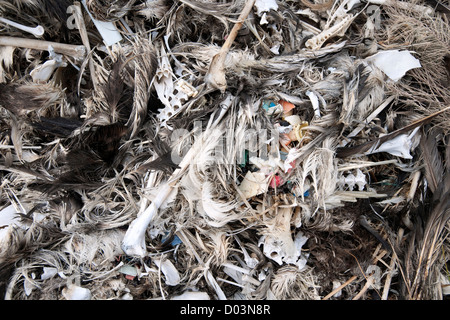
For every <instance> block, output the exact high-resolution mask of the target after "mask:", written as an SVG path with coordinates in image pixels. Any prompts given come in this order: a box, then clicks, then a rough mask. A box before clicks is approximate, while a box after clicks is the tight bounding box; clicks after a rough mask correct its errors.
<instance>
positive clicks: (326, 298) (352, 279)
mask: <svg viewBox="0 0 450 320" xmlns="http://www.w3.org/2000/svg"><path fill="white" fill-rule="evenodd" d="M357 278H358V276H353V277H351V278H350V279H348V280H347V281H345V282H344V283H343V284H341V285H340V286H339V287H337V288H336V289H334V290H333V291H331V292H330V293H329V294H327V295H326V296H325V297H324V298H323V299H322V300H328V299H330V298H331V297H332V296H334V295H335V294H336V293H338V292H339V290H342V289H343V288H344V287H346V286H348V285H349V284H350V283H352V282H353V281H355V280H356V279H357Z"/></svg>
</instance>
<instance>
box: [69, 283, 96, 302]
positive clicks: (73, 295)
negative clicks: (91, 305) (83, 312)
mask: <svg viewBox="0 0 450 320" xmlns="http://www.w3.org/2000/svg"><path fill="white" fill-rule="evenodd" d="M62 294H63V296H64V298H66V300H91V297H92V295H91V291H90V290H89V289H86V288H82V287H79V286H77V285H74V284H70V285H68V286H67V287H66V288H64V289H63V290H62Z"/></svg>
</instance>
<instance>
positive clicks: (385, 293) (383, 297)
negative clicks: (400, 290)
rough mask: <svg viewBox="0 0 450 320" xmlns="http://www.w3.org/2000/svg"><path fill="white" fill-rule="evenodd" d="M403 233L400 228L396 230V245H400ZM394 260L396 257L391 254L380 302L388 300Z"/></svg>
mask: <svg viewBox="0 0 450 320" xmlns="http://www.w3.org/2000/svg"><path fill="white" fill-rule="evenodd" d="M403 231H404V230H403V228H400V229H399V230H398V235H397V244H400V241H401V239H402V237H403ZM396 259H397V255H396V254H392V257H391V263H390V264H389V273H388V274H387V276H386V281H385V282H384V288H383V293H382V295H381V300H387V298H388V294H389V289H390V287H391V281H392V276H393V275H394V266H395V260H396Z"/></svg>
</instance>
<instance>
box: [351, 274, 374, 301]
mask: <svg viewBox="0 0 450 320" xmlns="http://www.w3.org/2000/svg"><path fill="white" fill-rule="evenodd" d="M373 281H374V279H373V274H371V275H370V276H369V278H368V279H367V281H366V284H365V285H364V287H363V288H362V289H361V291H360V292H359V293H358V294H357V295H356V296H354V297H353V299H352V300H359V298H361V297H362V295H363V294H364V293H366V291H367V290H368V289H369V287H370V286H371V285H372V284H373Z"/></svg>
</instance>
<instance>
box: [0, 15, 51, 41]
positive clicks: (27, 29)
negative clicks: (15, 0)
mask: <svg viewBox="0 0 450 320" xmlns="http://www.w3.org/2000/svg"><path fill="white" fill-rule="evenodd" d="M0 22H3V23H5V24H8V25H10V26H12V27H14V28H17V29H20V30H22V31H25V32H28V33H31V34H32V35H34V36H35V37H36V38H39V37H41V36H42V35H43V34H44V28H43V27H42V26H40V25H38V26H37V27H34V28H32V27H27V26H24V25H22V24H20V23H17V22H14V21H11V20H9V19H6V18H2V17H0Z"/></svg>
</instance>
